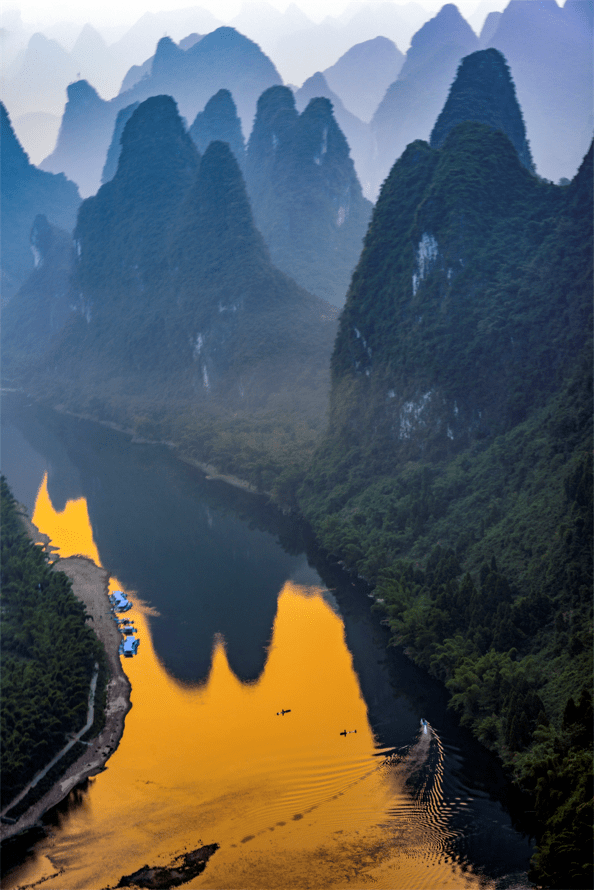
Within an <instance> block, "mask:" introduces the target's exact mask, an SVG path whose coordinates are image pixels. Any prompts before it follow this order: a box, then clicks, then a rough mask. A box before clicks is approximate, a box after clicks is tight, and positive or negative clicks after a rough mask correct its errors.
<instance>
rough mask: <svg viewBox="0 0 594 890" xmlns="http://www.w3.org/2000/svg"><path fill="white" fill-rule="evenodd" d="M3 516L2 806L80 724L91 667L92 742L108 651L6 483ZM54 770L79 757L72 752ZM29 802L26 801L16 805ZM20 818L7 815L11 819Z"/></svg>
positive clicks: (41, 786)
mask: <svg viewBox="0 0 594 890" xmlns="http://www.w3.org/2000/svg"><path fill="white" fill-rule="evenodd" d="M1 488H2V490H1V510H2V514H1V517H2V662H1V664H2V707H1V739H2V767H1V780H2V787H1V795H2V796H1V805H2V808H4V807H6V806H7V805H8V804H9V803H10V802H11V801H12V800H13V799H14V797H15V796H16V795H17V794H18V793H19V791H20V790H21V789H22V788H24V787H25V786H26V785H27V784H28V782H30V781H31V779H32V778H33V777H34V775H35V774H36V773H37V772H38V770H39V769H40V767H42V766H43V765H44V764H46V763H49V762H50V761H51V760H52V758H53V757H54V756H55V755H56V754H57V753H58V751H60V749H61V748H63V747H64V745H65V743H66V741H67V738H68V736H69V734H71V733H77V732H78V731H79V730H80V729H81V728H82V727H83V726H84V724H85V721H86V718H87V706H88V701H89V687H90V683H91V678H92V676H93V672H94V666H95V663H98V664H99V665H100V672H99V683H98V686H97V692H96V697H95V706H96V708H95V721H94V723H93V726H92V727H91V730H90V733H91V735H93V736H94V735H96V734H97V732H98V731H99V729H100V728H101V725H102V722H103V721H104V698H105V685H106V680H107V676H106V666H105V664H106V663H105V651H104V648H103V646H102V644H101V643H100V642H99V640H98V639H97V637H96V636H95V634H94V633H93V631H92V630H91V628H90V627H89V626H88V625H87V624H86V612H85V607H84V605H83V604H82V603H81V602H80V601H79V600H78V599H77V598H76V596H75V595H74V593H73V592H72V582H71V581H70V579H69V578H68V577H67V576H66V575H65V574H64V573H63V572H59V571H54V570H53V569H52V566H51V563H50V561H49V558H48V555H47V553H46V552H45V550H44V549H43V547H41V546H40V545H38V544H34V543H33V542H32V541H31V540H30V538H29V536H28V535H27V533H26V532H25V529H24V527H23V523H22V517H21V515H20V513H19V507H18V504H17V502H16V501H15V499H14V497H13V495H12V493H11V492H10V489H9V487H8V484H7V482H6V480H5V478H4V477H2V480H1ZM69 754H70V757H69V758H65V759H64V761H60V763H59V764H57V765H56V767H55V768H54V770H56V771H58V772H62V771H63V770H64V769H65V768H66V767H67V766H69V765H70V761H71V760H72V758H76V757H77V756H79V755H80V746H74V748H73V749H71V752H69ZM54 770H52V772H51V774H50V775H48V776H47V777H46V779H45V781H44V782H40V783H39V785H38V786H36V796H37V797H39V796H40V795H41V794H43V793H44V792H45V791H47V787H48V782H49V783H50V784H51V782H52V781H55V778H56V776H55V775H54ZM31 803H32V799H31V794H29V795H27V797H26V798H25V799H24V800H23V801H22V803H21V805H20V806H19V814H20V811H21V809H22V806H23V805H30V804H31ZM15 815H18V814H17V813H13V812H12V811H11V812H9V813H8V816H12V817H14V816H15Z"/></svg>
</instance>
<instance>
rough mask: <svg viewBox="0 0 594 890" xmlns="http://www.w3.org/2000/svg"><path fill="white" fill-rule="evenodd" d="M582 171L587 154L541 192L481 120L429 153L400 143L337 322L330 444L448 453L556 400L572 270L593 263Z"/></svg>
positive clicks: (570, 347) (569, 328)
mask: <svg viewBox="0 0 594 890" xmlns="http://www.w3.org/2000/svg"><path fill="white" fill-rule="evenodd" d="M589 171H591V158H590V159H589V160H586V161H585V162H584V165H583V169H582V171H581V173H580V176H578V177H577V178H576V180H575V182H574V183H572V185H571V186H569V187H567V188H565V189H563V188H559V187H556V186H552V185H546V184H544V183H542V182H539V181H538V180H536V179H535V178H534V177H533V176H532V175H531V174H530V173H528V171H527V170H526V169H525V168H524V167H523V166H522V165H521V164H520V162H519V159H518V156H517V154H516V152H515V150H514V148H513V147H512V145H511V143H510V142H509V140H508V139H507V137H506V136H504V134H503V133H501V132H498V131H495V130H493V129H490V128H487V127H485V126H483V125H479V124H470V123H468V124H460V125H458V126H457V127H455V128H454V129H453V130H452V131H451V132H450V134H449V135H448V137H447V138H446V140H445V142H444V144H443V147H442V148H441V149H440V150H434V149H431V148H430V147H429V146H428V145H427V144H426V143H424V142H415V143H413V144H411V145H410V146H408V148H407V149H406V151H405V152H404V154H403V155H402V157H401V158H400V159H399V160H398V162H397V163H396V164H395V165H394V168H393V169H392V171H391V173H390V176H389V177H388V179H387V181H386V183H385V184H384V187H383V189H382V193H381V195H380V198H379V200H378V202H377V205H376V207H375V210H374V215H373V219H372V223H371V226H370V230H369V233H368V236H367V238H366V242H365V248H364V251H363V254H362V256H361V260H360V263H359V265H358V267H357V269H356V271H355V274H354V276H353V281H352V285H351V288H350V291H349V296H348V299H347V303H346V306H345V309H344V311H343V313H342V316H341V321H340V329H339V334H338V337H337V342H336V347H335V352H334V356H333V363H332V368H333V395H332V423H333V429H334V432H335V435H336V436H339V437H345V438H346V440H347V441H357V442H363V441H367V443H368V444H369V443H370V442H372V441H376V442H377V443H378V447H379V443H383V446H382V447H384V446H385V449H386V455H388V454H389V455H392V457H393V458H394V459H399V457H400V458H406V457H407V456H408V457H411V458H413V457H414V458H418V457H420V456H422V455H426V456H429V455H431V456H433V457H435V456H436V455H446V454H450V453H455V452H456V451H458V450H460V449H461V448H463V447H466V446H467V445H468V444H469V443H470V442H472V441H474V440H477V439H481V438H485V437H492V436H494V435H496V434H497V433H499V432H502V431H504V430H506V429H509V428H510V427H511V426H513V425H515V424H516V423H518V422H520V421H521V420H522V419H523V418H524V417H526V416H527V414H528V413H529V412H530V410H532V409H533V408H534V407H535V406H536V405H538V404H540V403H542V401H543V400H545V399H546V398H547V396H548V395H550V393H551V392H553V391H555V389H556V388H557V387H558V386H559V385H560V382H561V381H562V380H563V379H564V375H565V374H566V373H567V371H568V368H570V367H571V364H572V362H573V361H575V356H576V355H579V354H580V351H581V350H583V348H584V346H585V344H586V342H587V336H588V335H587V334H586V333H585V332H586V330H587V329H588V324H589V321H588V318H589V299H588V297H587V296H586V290H587V285H586V284H585V283H584V280H583V279H582V278H580V281H579V282H578V281H577V280H576V276H575V264H576V263H579V264H582V265H581V266H580V267H581V268H583V269H584V270H585V269H587V268H588V265H589V266H590V268H591V258H590V261H588V258H587V256H586V253H585V244H586V243H587V239H588V234H587V233H588V231H590V230H591V221H590V222H588V219H587V218H586V217H587V215H586V213H585V211H584V207H585V206H586V203H587V195H588V194H591V180H589V177H591V172H589ZM579 195H581V196H582V198H583V196H584V195H585V196H586V197H585V198H583V201H582V203H581V204H580V200H582V199H578V196H579ZM576 202H577V203H576ZM579 208H581V209H579ZM580 257H581V259H580ZM537 270H538V271H537ZM547 276H548V280H547ZM398 456H399V457H398Z"/></svg>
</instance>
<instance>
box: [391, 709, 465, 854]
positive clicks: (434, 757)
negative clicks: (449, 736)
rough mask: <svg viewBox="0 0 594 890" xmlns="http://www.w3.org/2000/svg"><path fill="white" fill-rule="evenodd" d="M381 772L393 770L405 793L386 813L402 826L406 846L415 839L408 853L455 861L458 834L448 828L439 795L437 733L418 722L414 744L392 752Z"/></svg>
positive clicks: (440, 776)
mask: <svg viewBox="0 0 594 890" xmlns="http://www.w3.org/2000/svg"><path fill="white" fill-rule="evenodd" d="M382 767H383V768H388V769H394V770H396V771H397V772H398V774H399V775H400V777H401V778H404V788H405V790H406V791H407V792H408V794H407V795H405V796H404V798H401V799H399V801H398V804H397V805H396V806H394V807H393V808H392V809H391V810H390V815H391V816H392V817H393V819H394V820H395V821H396V822H397V823H398V825H399V826H400V827H402V826H404V825H406V826H407V829H406V830H405V832H404V833H405V834H406V839H407V844H410V843H411V840H412V837H411V835H413V836H415V835H416V837H417V839H418V842H417V843H413V844H412V845H411V847H410V849H411V851H412V850H414V849H415V848H417V849H423V851H424V853H423V855H425V856H426V855H427V851H428V849H429V850H430V851H431V854H432V855H434V856H436V857H437V858H438V859H442V858H444V857H445V858H447V859H452V858H455V854H454V852H453V845H454V842H455V839H456V838H457V837H458V832H457V831H455V830H453V829H452V826H451V820H450V816H451V807H450V806H449V805H448V804H447V803H446V802H445V800H444V795H443V775H444V749H443V745H442V743H441V740H440V738H439V736H438V734H437V732H436V731H435V730H434V729H433V728H432V727H431V726H430V724H428V723H426V722H425V721H422V723H421V728H420V730H419V733H418V736H417V739H416V741H415V742H414V743H413V744H412V745H411V746H410V747H408V748H404V749H400V750H399V751H395V752H393V753H392V754H391V755H390V756H389V757H387V758H386V759H385V760H384V761H383V763H382Z"/></svg>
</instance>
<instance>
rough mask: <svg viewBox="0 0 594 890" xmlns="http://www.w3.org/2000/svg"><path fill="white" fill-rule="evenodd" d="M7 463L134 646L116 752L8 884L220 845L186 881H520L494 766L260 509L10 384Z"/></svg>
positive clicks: (88, 879)
mask: <svg viewBox="0 0 594 890" xmlns="http://www.w3.org/2000/svg"><path fill="white" fill-rule="evenodd" d="M2 471H3V473H4V474H5V475H6V476H7V478H8V481H9V484H10V486H11V488H12V490H13V493H14V494H15V496H16V497H17V499H18V500H19V501H21V502H22V503H24V504H25V505H26V506H27V507H28V508H29V510H30V513H31V515H33V518H34V522H35V523H36V525H37V526H38V527H39V528H40V530H41V531H43V532H45V533H47V534H49V535H50V537H51V538H52V541H53V542H54V545H55V546H56V547H58V549H59V552H60V554H61V555H63V556H66V555H71V554H74V553H82V554H86V555H89V556H92V557H93V558H94V559H95V560H96V561H97V562H99V563H100V564H101V565H103V566H104V567H105V568H107V569H108V570H109V571H110V573H111V575H112V582H111V586H112V588H120V589H123V590H125V591H126V592H127V593H128V594H129V596H130V598H131V599H132V600H133V602H134V608H133V610H132V612H131V613H129V614H130V616H131V617H133V618H134V623H135V626H136V627H137V628H138V630H139V637H140V639H141V643H140V648H139V652H138V655H137V656H136V657H134V658H132V659H124V667H125V670H126V672H127V674H128V676H129V677H130V680H131V684H132V710H131V711H130V713H129V714H128V716H127V718H126V727H125V731H124V736H123V739H122V742H121V743H120V745H119V747H118V749H117V751H116V752H115V754H114V755H113V756H112V758H111V759H110V760H109V761H108V764H107V769H106V770H105V771H104V772H103V773H102V774H101V775H99V776H97V777H95V778H94V779H93V780H91V781H90V782H89V783H88V786H87V787H86V788H85V789H84V790H82V791H80V790H79V791H76V792H73V793H71V795H70V797H69V798H68V800H67V801H66V802H65V804H64V805H62V806H61V807H60V808H59V809H58V810H57V811H56V812H54V813H53V814H52V816H51V817H50V818H49V819H48V824H49V826H50V830H49V833H48V834H47V836H46V837H45V838H44V839H43V840H41V841H39V842H37V843H36V844H35V845H34V846H33V847H32V848H31V849H30V850H29V851H27V852H26V853H25V854H19V857H18V861H17V857H14V854H13V860H12V861H11V862H9V866H10V867H9V868H8V871H7V872H6V873H5V875H4V878H3V883H2V886H3V887H4V888H5V890H12V888H24V887H32V886H36V885H37V884H39V886H42V887H43V888H44V890H51V888H54V890H75V888H81V890H101V888H107V887H114V886H115V885H116V884H117V883H118V881H119V879H120V877H121V876H122V875H124V874H129V873H131V872H133V871H135V870H136V869H138V868H140V867H141V866H143V865H145V864H148V865H166V864H169V863H171V862H172V860H173V859H174V858H175V857H176V856H177V855H179V854H181V853H183V852H184V851H186V850H191V849H194V848H196V847H198V846H200V845H201V844H206V843H212V842H217V843H218V844H220V849H219V850H218V851H217V852H216V853H215V854H214V856H213V857H212V858H211V860H210V862H209V864H208V866H207V868H206V870H205V871H204V872H203V874H202V875H200V876H199V877H197V878H195V879H193V880H192V881H190V882H189V883H188V884H186V885H184V886H187V887H192V888H199V887H200V888H226V890H232V888H248V890H252V888H253V890H255V888H267V890H272V888H283V890H293V888H295V890H297V888H315V890H330V888H339V887H349V888H359V887H377V888H389V890H398V888H406V890H412V888H421V890H434V888H435V890H440V888H450V887H451V888H456V890H460V888H479V887H480V888H498V890H503V888H527V887H530V886H531V885H530V884H529V883H528V881H527V880H526V869H527V867H528V860H529V857H530V855H531V852H532V850H531V846H530V844H529V841H528V839H527V838H526V837H524V836H522V835H521V834H519V833H518V832H517V831H516V830H515V829H514V828H513V827H512V823H511V820H510V817H509V816H508V815H507V813H506V811H505V810H504V808H503V807H502V805H501V803H500V802H499V798H501V797H502V796H503V795H504V794H505V786H504V784H503V782H502V781H501V777H500V775H499V773H498V770H497V767H496V764H495V762H494V761H493V759H492V758H490V757H489V756H488V755H487V754H486V753H485V752H484V751H483V750H482V749H481V748H480V746H478V745H476V744H475V743H474V742H473V740H472V739H471V738H470V737H469V736H468V735H467V734H466V733H464V732H463V731H461V730H460V729H459V728H457V726H456V724H455V721H454V720H453V719H452V716H451V715H450V714H449V713H448V712H447V711H446V700H445V696H444V694H443V691H442V690H441V689H440V687H439V686H437V684H434V683H433V682H432V681H431V680H430V679H428V678H427V677H426V676H425V675H424V674H423V672H421V671H420V670H418V669H416V668H415V667H414V666H413V665H411V664H410V662H408V660H407V659H406V658H405V657H404V656H403V655H402V654H401V653H399V652H397V651H394V650H390V652H389V653H388V652H386V649H385V645H386V633H385V630H384V628H383V627H382V626H381V625H380V623H379V620H378V618H377V616H375V615H374V614H373V613H372V612H371V610H370V602H371V601H370V600H369V599H368V598H367V596H366V593H365V591H364V590H362V589H357V588H356V587H355V586H354V585H353V584H352V583H351V581H350V580H349V579H347V578H346V577H345V576H344V575H342V574H341V572H340V571H339V569H338V567H336V566H330V565H325V564H324V563H323V562H321V561H320V559H319V558H318V557H316V555H315V553H313V552H312V551H311V550H310V552H309V554H308V551H307V547H306V545H305V544H304V542H303V541H302V539H301V537H300V535H299V532H298V530H297V529H296V528H295V527H293V526H292V525H291V523H290V522H289V521H288V520H286V519H283V518H282V517H279V516H278V515H277V514H276V513H275V512H274V511H273V510H271V509H270V508H268V507H267V506H266V504H265V502H264V501H263V500H262V499H259V498H256V497H253V496H249V495H246V494H244V493H242V492H240V491H238V490H235V489H232V488H230V487H228V486H225V485H223V484H222V483H219V482H215V481H213V480H208V479H206V478H205V477H204V475H203V474H202V473H200V472H199V471H198V470H196V469H194V468H192V467H188V466H186V465H185V464H183V463H181V462H179V461H176V460H175V459H174V458H173V456H172V455H171V454H170V453H169V452H168V451H167V450H166V449H164V448H161V447H157V446H148V445H139V444H133V443H132V442H131V441H130V439H129V438H128V437H126V436H124V435H122V434H119V433H116V432H113V431H111V430H108V429H106V428H103V427H100V426H97V425H94V424H91V423H87V422H85V421H80V420H76V419H73V418H68V417H64V416H61V415H56V414H54V413H52V412H50V411H47V410H45V409H41V408H40V407H39V406H34V405H30V404H27V401H26V400H25V399H24V398H22V397H20V396H17V395H13V394H8V395H4V396H3V398H2ZM283 709H285V710H287V711H288V713H286V714H284V715H282V714H279V713H278V712H279V711H282V710H283ZM421 717H424V718H426V719H427V721H428V722H429V724H430V726H431V727H432V729H433V732H432V733H430V734H428V735H425V734H421V733H420V731H419V730H420V718H421ZM344 730H346V731H347V734H346V735H344V734H343V735H341V733H342V732H343V731H344ZM355 730H356V732H355ZM4 867H5V868H6V861H5V866H4Z"/></svg>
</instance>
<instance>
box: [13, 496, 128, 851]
mask: <svg viewBox="0 0 594 890" xmlns="http://www.w3.org/2000/svg"><path fill="white" fill-rule="evenodd" d="M21 517H22V519H23V524H24V526H25V528H26V530H27V533H28V535H29V536H30V537H31V539H32V540H34V541H35V542H37V543H42V544H43V545H44V547H45V548H46V550H47V551H48V552H49V553H52V554H53V549H54V548H52V546H51V541H50V540H49V538H48V537H47V535H43V534H42V533H41V532H39V530H38V529H37V528H36V527H35V526H34V525H33V523H32V522H31V520H30V519H29V517H28V516H27V514H26V511H25V510H24V508H22V509H21ZM54 569H55V571H62V572H64V573H65V574H66V575H67V576H68V577H69V578H70V580H71V581H72V589H73V592H74V594H75V596H77V597H78V599H80V600H81V602H83V603H84V606H85V609H86V611H87V613H88V615H89V618H88V619H87V623H88V624H89V626H90V627H91V628H92V629H93V631H94V632H95V634H96V636H97V637H98V639H99V640H100V641H101V642H102V643H103V645H104V647H105V653H106V658H107V671H108V681H107V688H106V703H105V725H104V727H103V729H102V731H101V732H100V733H99V735H97V736H95V738H93V739H92V740H91V741H90V742H89V743H88V744H87V750H86V751H85V753H84V754H83V755H81V757H79V758H78V760H76V761H75V762H74V763H72V764H71V765H70V766H69V767H67V769H65V771H64V772H63V773H62V775H61V776H60V778H59V779H58V780H57V781H56V782H55V783H54V785H52V787H51V788H50V790H49V791H47V792H46V793H45V794H44V795H43V797H41V798H40V799H39V800H38V801H37V802H36V803H35V804H33V805H32V806H31V807H29V809H28V810H26V811H25V812H24V813H23V814H22V815H21V816H20V817H19V818H18V819H17V820H16V822H15V823H14V824H13V825H8V824H5V823H0V842H3V841H6V840H8V839H9V838H14V837H16V836H17V835H20V834H22V833H24V832H27V831H29V830H30V829H32V828H39V827H40V820H41V818H42V817H43V816H44V815H45V814H46V813H47V812H48V811H49V810H51V809H52V808H53V807H55V806H56V805H57V804H59V803H61V802H62V801H63V800H64V799H65V798H66V797H67V796H68V794H69V793H70V792H71V791H72V789H73V788H75V787H76V786H77V785H80V784H81V783H83V782H85V781H86V780H87V779H89V778H92V777H93V776H96V775H98V774H99V773H101V772H103V770H104V769H106V763H107V761H108V760H109V758H110V757H111V755H112V754H113V753H114V751H115V750H116V748H117V747H118V745H119V743H120V740H121V738H122V735H123V733H124V723H125V719H126V714H127V713H128V711H129V710H130V708H131V707H132V703H131V699H130V694H131V689H132V687H131V685H130V681H129V680H128V677H127V676H126V674H125V672H124V670H123V668H122V664H121V661H120V656H119V653H118V647H119V643H120V634H119V631H118V628H117V625H116V623H115V621H114V620H113V618H112V615H111V611H110V603H109V599H108V592H109V573H108V572H107V571H106V570H105V569H103V568H101V567H100V566H97V565H96V564H95V563H94V562H93V561H92V560H91V559H88V558H87V557H85V556H70V557H66V558H64V559H56V560H55V562H54Z"/></svg>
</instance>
